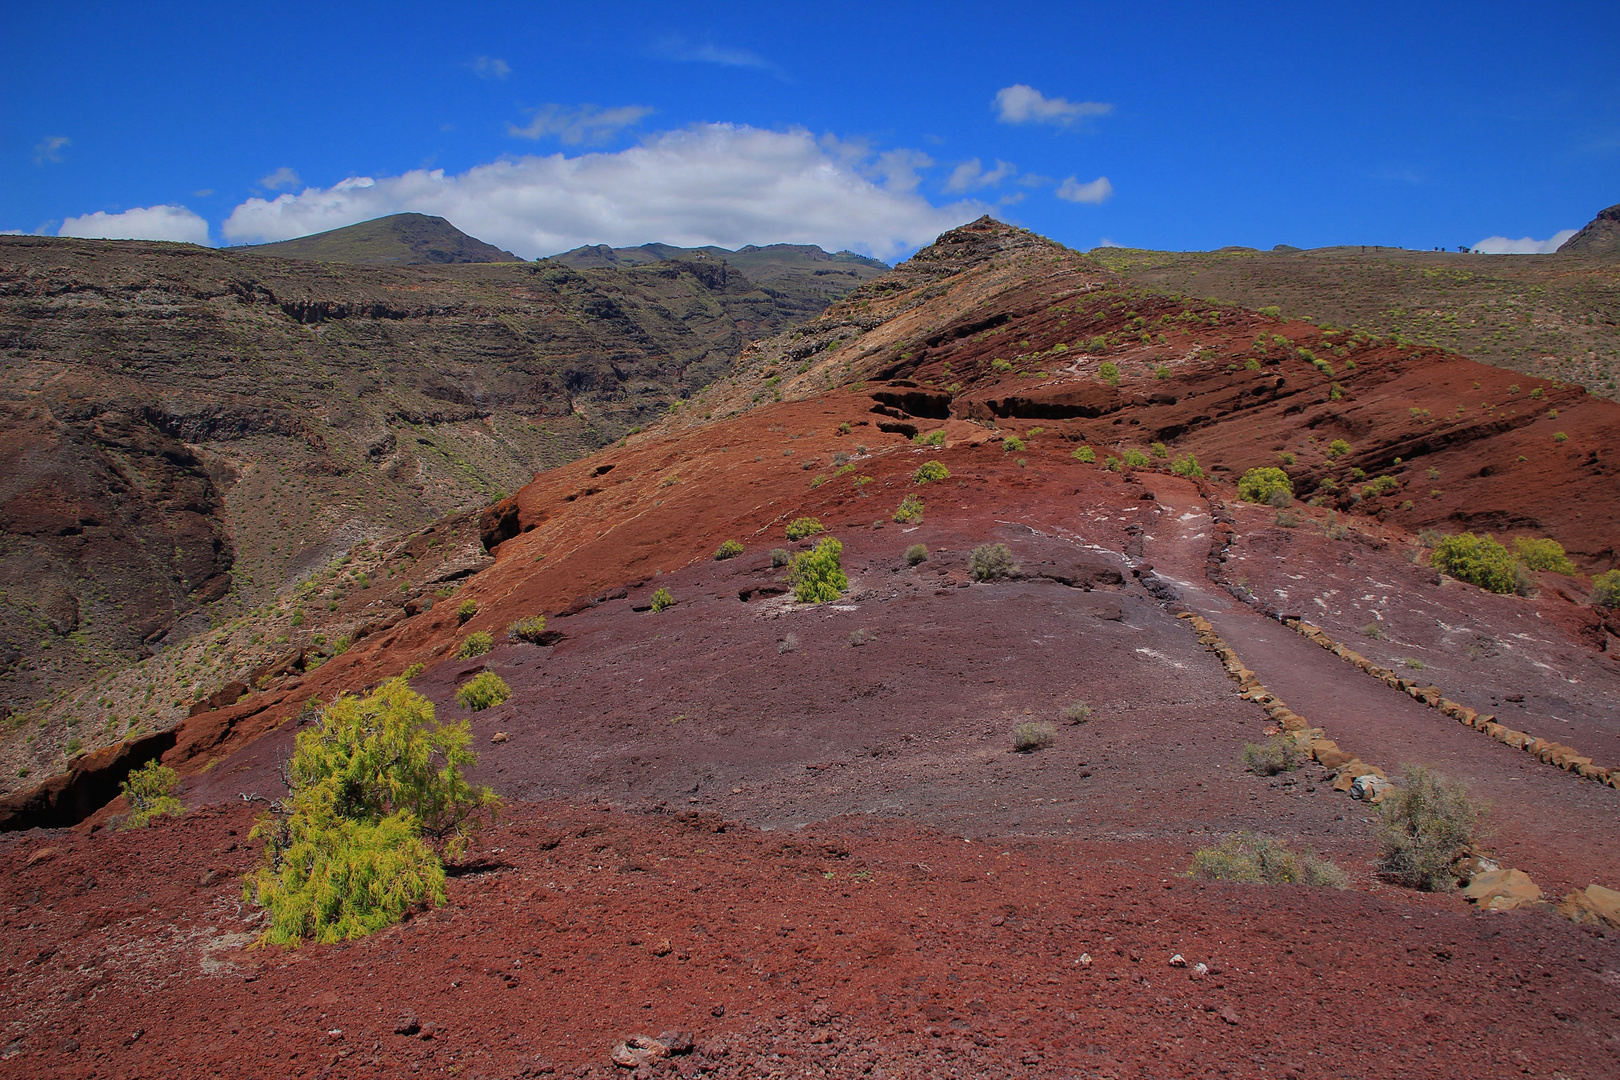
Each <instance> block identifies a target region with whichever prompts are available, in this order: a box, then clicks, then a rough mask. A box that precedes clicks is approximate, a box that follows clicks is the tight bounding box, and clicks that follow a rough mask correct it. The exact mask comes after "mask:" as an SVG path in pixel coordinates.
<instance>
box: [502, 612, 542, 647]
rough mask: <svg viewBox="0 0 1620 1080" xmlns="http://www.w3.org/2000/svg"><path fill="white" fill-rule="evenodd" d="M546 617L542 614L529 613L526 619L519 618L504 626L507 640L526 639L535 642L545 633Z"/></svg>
mask: <svg viewBox="0 0 1620 1080" xmlns="http://www.w3.org/2000/svg"><path fill="white" fill-rule="evenodd" d="M545 629H546V617H545V616H544V615H530V616H529V617H528V618H526V619H519V620H518V621H517V622H515V623H513V624H512V625H511V626H508V627H507V628H506V637H507V640H508V641H527V642H530V643H531V644H532V643H537V642H539V640H540V635H541V634H543V633H545Z"/></svg>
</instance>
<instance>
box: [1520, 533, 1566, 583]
mask: <svg viewBox="0 0 1620 1080" xmlns="http://www.w3.org/2000/svg"><path fill="white" fill-rule="evenodd" d="M1513 550H1514V552H1515V553H1516V554H1517V555H1518V556H1519V561H1520V562H1522V563H1524V565H1526V566H1528V567H1529V568H1530V569H1532V570H1551V571H1554V572H1555V573H1559V574H1573V573H1575V564H1574V563H1572V562H1570V561H1569V556H1568V555H1566V554H1564V545H1562V544H1560V543H1559V542H1558V541H1556V540H1552V539H1549V538H1547V537H1545V536H1543V537H1536V538H1532V537H1529V536H1519V537H1515V538H1514V540H1513Z"/></svg>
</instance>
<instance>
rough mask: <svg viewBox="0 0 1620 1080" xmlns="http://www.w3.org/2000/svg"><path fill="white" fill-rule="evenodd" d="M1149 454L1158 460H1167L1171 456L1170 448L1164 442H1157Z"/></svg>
mask: <svg viewBox="0 0 1620 1080" xmlns="http://www.w3.org/2000/svg"><path fill="white" fill-rule="evenodd" d="M1148 453H1150V454H1152V455H1153V456H1154V457H1156V458H1167V457H1169V456H1170V448H1169V447H1167V446H1165V445H1164V443H1162V442H1156V443H1154V444H1153V445H1151V446H1149V447H1148Z"/></svg>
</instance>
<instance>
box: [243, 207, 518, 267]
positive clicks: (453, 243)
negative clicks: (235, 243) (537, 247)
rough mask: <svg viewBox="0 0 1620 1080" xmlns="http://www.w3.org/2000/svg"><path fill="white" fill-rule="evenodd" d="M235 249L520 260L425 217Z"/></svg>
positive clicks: (379, 259) (317, 258) (334, 257)
mask: <svg viewBox="0 0 1620 1080" xmlns="http://www.w3.org/2000/svg"><path fill="white" fill-rule="evenodd" d="M237 250H238V251H241V252H242V253H244V254H248V255H278V256H281V257H282V258H287V259H309V260H310V261H312V262H337V263H360V264H370V265H377V266H443V265H447V264H450V263H495V262H523V261H524V260H522V259H520V258H518V257H517V256H516V255H514V254H512V253H511V252H510V251H503V250H502V249H501V248H498V247H496V246H495V245H494V244H486V243H484V241H482V240H479V239H478V238H477V237H473V236H468V235H467V234H466V233H464V232H462V231H461V230H460V229H458V228H456V227H455V226H454V225H452V224H450V222H449V221H447V220H445V219H444V218H442V217H435V216H432V215H429V214H390V215H388V216H387V217H380V218H373V219H372V220H370V221H361V222H358V223H356V224H354V225H345V226H344V227H343V228H341V229H329V230H328V231H326V232H320V233H313V234H311V235H309V236H300V237H297V238H296V239H293V240H282V241H279V242H277V243H274V244H254V245H252V246H249V247H244V248H238V249H237Z"/></svg>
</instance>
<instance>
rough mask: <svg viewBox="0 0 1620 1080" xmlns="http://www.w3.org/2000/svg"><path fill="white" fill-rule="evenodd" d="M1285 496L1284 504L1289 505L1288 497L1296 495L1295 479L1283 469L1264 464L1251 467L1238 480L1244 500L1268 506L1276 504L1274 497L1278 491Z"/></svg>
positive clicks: (1239, 493)
mask: <svg viewBox="0 0 1620 1080" xmlns="http://www.w3.org/2000/svg"><path fill="white" fill-rule="evenodd" d="M1279 492H1280V493H1281V494H1282V495H1283V496H1284V497H1285V501H1284V502H1283V503H1282V505H1283V506H1287V505H1288V503H1287V501H1286V500H1287V499H1292V498H1293V497H1294V484H1293V481H1291V480H1289V479H1288V474H1287V473H1285V472H1283V471H1282V470H1281V469H1278V468H1273V467H1271V466H1263V467H1261V468H1258V469H1250V470H1249V471H1248V472H1246V473H1244V474H1243V476H1242V477H1241V478H1240V479H1239V480H1238V498H1240V499H1242V500H1243V501H1244V502H1252V503H1264V504H1266V505H1267V506H1276V505H1277V503H1275V502H1273V501H1272V499H1273V497H1274V496H1275V495H1277V494H1278V493H1279Z"/></svg>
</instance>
